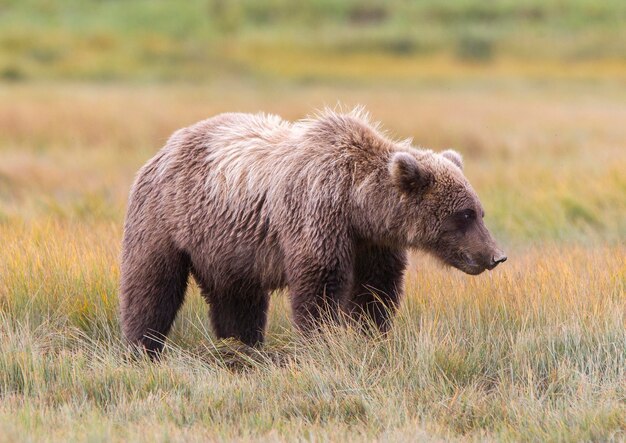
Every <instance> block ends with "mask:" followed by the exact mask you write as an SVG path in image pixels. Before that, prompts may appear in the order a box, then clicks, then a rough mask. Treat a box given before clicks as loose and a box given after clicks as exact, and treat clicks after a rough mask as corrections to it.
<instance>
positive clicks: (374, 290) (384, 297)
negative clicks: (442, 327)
mask: <svg viewBox="0 0 626 443" xmlns="http://www.w3.org/2000/svg"><path fill="white" fill-rule="evenodd" d="M406 256H407V253H406V250H405V249H402V248H390V247H384V246H377V245H368V244H363V245H359V247H357V248H356V259H355V271H354V274H355V276H354V286H353V289H352V292H351V294H350V295H349V296H348V298H347V299H346V303H345V305H344V309H345V311H346V313H347V314H348V315H349V316H350V317H352V318H353V319H355V320H356V321H357V323H358V324H360V325H362V326H364V327H366V328H367V327H368V326H370V325H371V324H372V323H373V325H375V327H377V328H378V330H380V331H381V332H386V331H387V330H388V329H389V327H390V325H391V317H392V316H393V314H394V313H395V311H396V309H397V308H398V306H399V304H400V301H401V299H402V296H403V286H404V285H403V280H404V271H405V269H406V265H407V257H406Z"/></svg>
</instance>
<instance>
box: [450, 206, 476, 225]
mask: <svg viewBox="0 0 626 443" xmlns="http://www.w3.org/2000/svg"><path fill="white" fill-rule="evenodd" d="M475 218H476V211H474V210H473V209H464V210H462V211H459V212H457V213H456V214H455V217H454V219H455V221H456V225H457V227H458V228H459V229H461V230H465V229H466V228H467V227H468V226H469V225H470V223H471V222H472V221H474V219H475Z"/></svg>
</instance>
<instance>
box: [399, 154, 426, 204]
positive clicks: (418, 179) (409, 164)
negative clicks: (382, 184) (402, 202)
mask: <svg viewBox="0 0 626 443" xmlns="http://www.w3.org/2000/svg"><path fill="white" fill-rule="evenodd" d="M389 174H390V175H391V180H392V181H393V183H394V185H396V186H397V187H398V188H399V189H400V190H401V191H402V192H404V193H406V194H417V195H420V194H422V193H423V192H424V191H425V190H426V189H428V188H429V187H430V186H431V185H432V183H433V176H432V174H431V173H430V172H429V171H427V170H426V169H425V168H424V167H423V166H422V165H420V164H419V162H418V161H417V159H416V158H415V157H414V156H412V155H411V154H409V153H408V152H396V153H395V154H393V156H392V157H391V160H390V161H389Z"/></svg>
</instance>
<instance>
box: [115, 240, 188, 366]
mask: <svg viewBox="0 0 626 443" xmlns="http://www.w3.org/2000/svg"><path fill="white" fill-rule="evenodd" d="M129 237H130V236H128V238H125V240H124V250H123V254H122V269H121V274H122V279H121V287H120V311H121V324H122V331H123V333H124V336H125V337H126V338H127V339H128V340H129V341H130V342H131V343H135V344H140V345H142V346H143V347H144V348H145V349H146V350H147V351H148V354H149V355H150V357H155V356H156V355H158V353H159V352H160V351H161V350H162V349H163V340H164V339H165V336H166V335H167V333H168V332H169V330H170V328H171V326H172V323H173V322H174V318H175V317H176V313H177V312H178V310H179V308H180V306H181V305H182V303H183V299H184V296H185V290H186V289H187V280H188V277H189V257H188V256H187V254H186V253H184V252H182V251H179V250H177V249H176V248H175V247H174V246H173V245H171V244H170V243H169V242H167V241H162V242H159V243H156V242H155V243H154V244H151V245H150V244H145V240H144V241H142V242H140V241H138V240H137V239H135V240H134V241H133V240H132V239H130V238H129Z"/></svg>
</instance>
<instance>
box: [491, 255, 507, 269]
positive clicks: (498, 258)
mask: <svg viewBox="0 0 626 443" xmlns="http://www.w3.org/2000/svg"><path fill="white" fill-rule="evenodd" d="M506 259H507V256H506V255H504V254H503V253H499V254H496V255H494V256H493V257H491V266H493V267H494V268H495V267H496V266H498V265H499V264H500V263H504V262H505V261H506Z"/></svg>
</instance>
